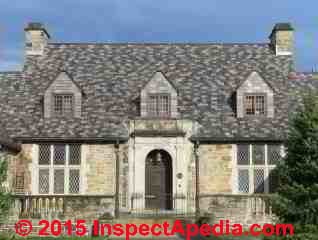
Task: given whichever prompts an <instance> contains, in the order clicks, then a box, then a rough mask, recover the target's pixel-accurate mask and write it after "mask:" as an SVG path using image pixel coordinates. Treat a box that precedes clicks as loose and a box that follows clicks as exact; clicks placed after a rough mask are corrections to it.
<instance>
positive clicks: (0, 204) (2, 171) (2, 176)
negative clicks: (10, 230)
mask: <svg viewBox="0 0 318 240" xmlns="http://www.w3.org/2000/svg"><path fill="white" fill-rule="evenodd" d="M7 167H8V162H7V159H6V158H5V157H4V156H1V155H0V222H1V221H2V220H3V219H4V217H5V216H6V215H7V213H8V210H9V208H10V202H11V196H10V193H8V192H7V190H6V189H5V187H4V182H5V180H6V178H7Z"/></svg>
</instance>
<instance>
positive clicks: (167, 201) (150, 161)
mask: <svg viewBox="0 0 318 240" xmlns="http://www.w3.org/2000/svg"><path fill="white" fill-rule="evenodd" d="M145 187H146V199H145V201H146V208H147V209H154V210H155V209H172V167H171V157H170V155H169V153H167V152H166V151H163V150H154V151H152V152H150V153H149V154H148V156H147V159H146V186H145Z"/></svg>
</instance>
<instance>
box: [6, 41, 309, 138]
mask: <svg viewBox="0 0 318 240" xmlns="http://www.w3.org/2000/svg"><path fill="white" fill-rule="evenodd" d="M292 70H293V60H292V57H291V56H275V54H274V52H273V51H272V49H271V48H270V46H269V45H268V44H266V43H264V44H67V43H50V44H49V45H48V46H47V48H46V50H45V53H44V55H43V56H38V57H34V56H33V57H28V58H27V59H26V63H25V67H24V70H23V71H22V72H21V73H1V74H0V93H1V96H0V112H1V120H0V121H1V128H2V129H5V131H6V134H7V135H9V136H10V137H12V138H21V137H25V138H29V137H32V138H107V137H128V124H127V123H128V119H132V118H134V117H137V116H138V115H139V113H138V112H137V110H138V108H137V106H136V103H137V102H138V101H137V100H138V99H136V96H139V93H140V91H141V88H142V87H143V86H144V85H145V84H146V82H148V81H149V80H150V79H151V77H152V76H153V75H154V74H155V73H156V72H158V71H161V72H162V73H164V75H165V76H166V77H167V78H168V79H169V81H171V82H172V83H173V85H174V86H176V88H177V89H178V94H179V98H178V109H179V112H180V114H181V118H186V119H193V120H196V121H198V123H199V125H200V129H199V131H198V132H197V133H196V134H195V135H196V136H200V137H206V138H222V139H233V138H260V139H262V138H264V139H265V138H269V139H274V140H275V139H282V138H284V137H285V136H286V132H287V127H288V114H289V113H288V110H289V104H290V97H289V90H290V89H291V90H293V91H296V92H299V91H302V90H303V89H304V88H307V87H308V86H309V85H310V86H311V84H313V82H312V81H309V80H308V83H307V82H306V81H307V80H305V83H304V82H303V81H301V80H295V79H294V80H291V79H289V78H288V76H289V73H290V71H292ZM61 71H67V72H68V73H69V74H70V75H71V76H72V78H73V80H74V82H76V84H77V85H78V86H80V88H81V89H82V90H83V92H84V93H85V96H84V98H83V103H82V116H81V118H73V119H67V118H61V117H60V118H52V119H44V118H43V95H44V91H45V89H46V88H47V87H48V86H49V84H50V83H51V82H52V81H53V80H54V79H55V78H56V77H57V75H58V74H59V73H60V72H61ZM252 71H257V72H259V73H260V75H261V76H262V77H263V78H264V80H265V81H267V82H268V83H269V84H270V85H271V86H273V88H274V89H275V117H274V118H273V119H266V118H254V119H251V118H246V119H237V118H236V116H235V108H234V104H233V102H234V101H233V99H234V98H235V90H236V88H237V87H238V86H239V85H240V84H241V83H242V82H243V81H245V80H246V78H247V77H248V76H249V75H250V74H251V72H252ZM296 98H297V94H296Z"/></svg>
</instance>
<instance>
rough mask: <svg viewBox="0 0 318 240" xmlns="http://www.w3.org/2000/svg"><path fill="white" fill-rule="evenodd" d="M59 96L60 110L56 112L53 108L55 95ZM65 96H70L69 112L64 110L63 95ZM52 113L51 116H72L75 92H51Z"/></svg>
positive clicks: (73, 113)
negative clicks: (60, 100)
mask: <svg viewBox="0 0 318 240" xmlns="http://www.w3.org/2000/svg"><path fill="white" fill-rule="evenodd" d="M58 96H61V97H62V110H61V113H57V111H56V110H55V106H56V105H55V97H58ZM66 96H71V97H72V105H71V106H72V109H71V111H70V112H67V113H66V112H65V111H64V97H66ZM52 115H53V116H55V117H56V116H57V117H73V116H75V94H74V93H69V92H65V93H53V94H52Z"/></svg>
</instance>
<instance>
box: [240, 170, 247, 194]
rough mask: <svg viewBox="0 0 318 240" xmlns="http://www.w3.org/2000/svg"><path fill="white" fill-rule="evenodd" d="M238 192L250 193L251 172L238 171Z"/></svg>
mask: <svg viewBox="0 0 318 240" xmlns="http://www.w3.org/2000/svg"><path fill="white" fill-rule="evenodd" d="M238 190H239V192H240V193H248V192H249V172H248V170H247V169H241V170H239V171H238Z"/></svg>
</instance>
